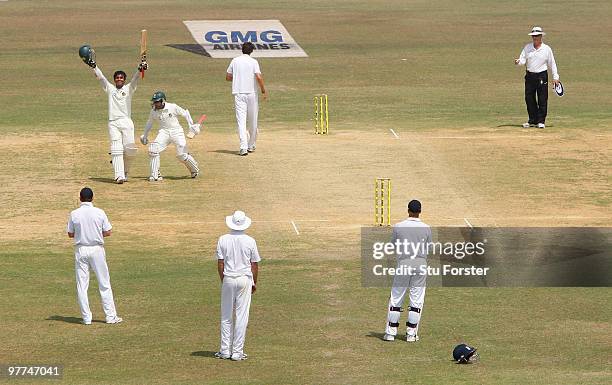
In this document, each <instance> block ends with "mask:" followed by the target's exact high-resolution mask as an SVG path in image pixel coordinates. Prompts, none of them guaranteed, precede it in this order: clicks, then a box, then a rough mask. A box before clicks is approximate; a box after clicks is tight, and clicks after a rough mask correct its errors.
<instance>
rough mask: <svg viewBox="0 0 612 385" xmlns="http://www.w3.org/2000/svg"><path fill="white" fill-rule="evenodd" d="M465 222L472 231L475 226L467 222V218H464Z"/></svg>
mask: <svg viewBox="0 0 612 385" xmlns="http://www.w3.org/2000/svg"><path fill="white" fill-rule="evenodd" d="M463 220H464V221H465V224H466V225H468V227H469V228H470V229H473V228H474V226H472V224H471V223H470V221H468V220H467V218H463Z"/></svg>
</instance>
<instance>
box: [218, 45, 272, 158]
mask: <svg viewBox="0 0 612 385" xmlns="http://www.w3.org/2000/svg"><path fill="white" fill-rule="evenodd" d="M254 49H255V46H254V45H253V43H251V42H246V43H244V44H243V45H242V55H240V56H238V57H236V58H234V59H233V60H232V62H231V63H230V65H229V67H227V73H226V74H225V80H227V81H231V82H232V94H233V95H234V108H235V110H236V122H237V123H238V137H239V138H240V151H239V152H238V154H240V155H248V154H249V152H253V151H255V142H256V141H257V114H258V112H259V104H258V100H257V91H256V90H255V81H257V83H258V84H259V88H260V90H261V95H262V96H263V98H264V100H265V99H267V98H268V94H266V88H265V87H264V81H263V77H262V75H261V70H260V69H259V63H258V62H257V60H255V59H253V58H252V57H251V56H250V55H251V53H253V50H254ZM247 121H248V123H249V133H248V136H247Z"/></svg>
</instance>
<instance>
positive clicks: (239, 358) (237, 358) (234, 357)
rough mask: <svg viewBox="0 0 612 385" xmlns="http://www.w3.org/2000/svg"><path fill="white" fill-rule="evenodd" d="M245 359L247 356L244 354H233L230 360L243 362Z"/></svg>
mask: <svg viewBox="0 0 612 385" xmlns="http://www.w3.org/2000/svg"><path fill="white" fill-rule="evenodd" d="M247 357H248V356H247V355H246V354H244V353H234V354H232V357H231V359H232V361H244V360H246V359H247Z"/></svg>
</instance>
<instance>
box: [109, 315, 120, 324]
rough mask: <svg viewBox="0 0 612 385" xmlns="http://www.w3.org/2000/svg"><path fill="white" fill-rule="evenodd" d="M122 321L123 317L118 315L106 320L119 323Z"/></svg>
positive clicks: (110, 322)
mask: <svg viewBox="0 0 612 385" xmlns="http://www.w3.org/2000/svg"><path fill="white" fill-rule="evenodd" d="M121 322H123V318H121V317H117V316H115V317H113V318H111V319H107V320H106V323H107V324H118V323H121Z"/></svg>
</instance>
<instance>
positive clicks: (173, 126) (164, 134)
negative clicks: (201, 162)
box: [140, 91, 200, 182]
mask: <svg viewBox="0 0 612 385" xmlns="http://www.w3.org/2000/svg"><path fill="white" fill-rule="evenodd" d="M151 102H152V104H153V106H152V107H153V108H152V109H151V113H150V114H149V120H148V121H147V124H146V125H145V129H144V134H142V135H141V136H140V143H142V144H143V145H145V146H146V145H147V144H148V145H149V158H150V161H151V176H150V177H149V181H151V182H155V181H160V180H163V178H162V176H161V173H160V171H159V167H160V156H159V155H160V153H161V152H162V151H164V150H165V149H166V147H168V145H169V144H170V143H174V145H175V146H176V158H177V159H178V160H179V162H181V163H183V164H184V165H185V167H187V169H188V170H189V172H190V173H191V177H192V178H195V177H197V176H198V175H199V173H200V169H199V167H198V162H196V160H195V159H194V158H193V156H191V154H189V153H188V152H187V140H186V139H185V133H184V131H183V127H181V125H180V123H179V120H178V117H179V116H182V117H183V118H185V120H187V123H189V134H190V136H192V135H193V136H195V135H197V134H199V133H200V124H199V123H195V124H194V123H193V120H192V119H191V114H190V113H189V110H186V109H184V108H182V107H180V106H178V105H176V104H174V103H167V102H166V94H164V93H163V92H162V91H157V92H155V93H154V94H153V97H152V98H151ZM154 120H157V121H159V133H158V134H157V137H156V138H155V140H154V141H153V142H151V143H149V140H148V139H147V137H148V135H149V131H151V128H152V127H153V121H154Z"/></svg>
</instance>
